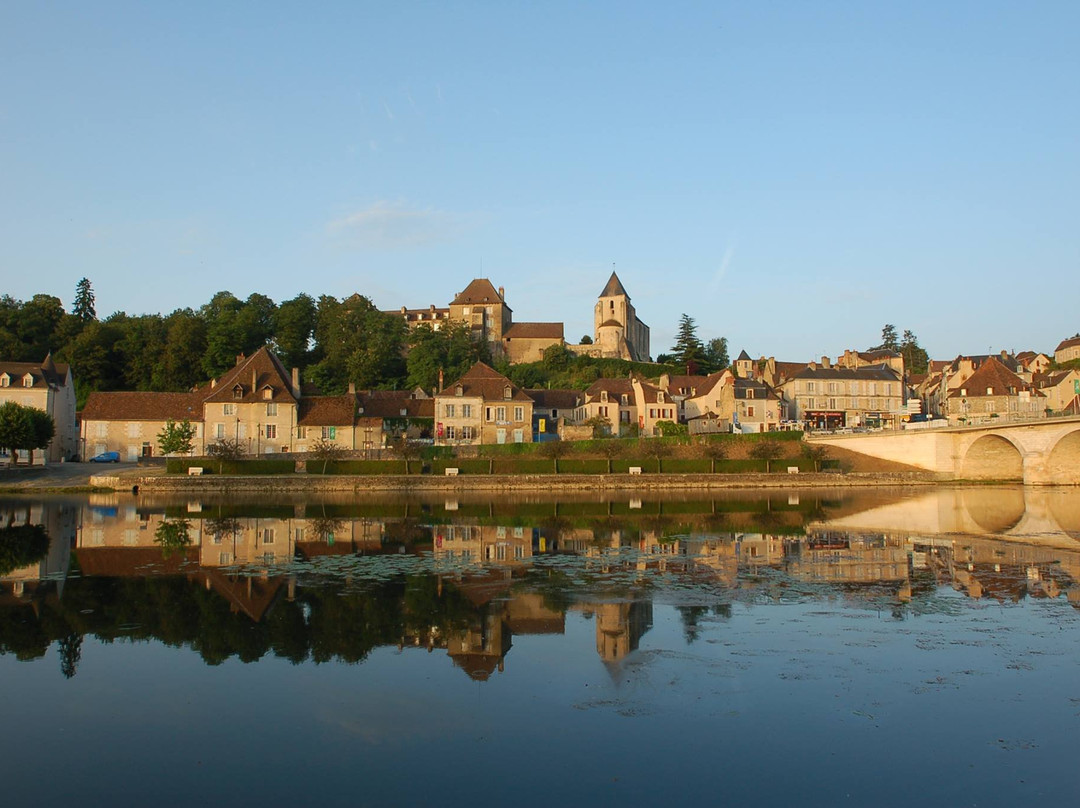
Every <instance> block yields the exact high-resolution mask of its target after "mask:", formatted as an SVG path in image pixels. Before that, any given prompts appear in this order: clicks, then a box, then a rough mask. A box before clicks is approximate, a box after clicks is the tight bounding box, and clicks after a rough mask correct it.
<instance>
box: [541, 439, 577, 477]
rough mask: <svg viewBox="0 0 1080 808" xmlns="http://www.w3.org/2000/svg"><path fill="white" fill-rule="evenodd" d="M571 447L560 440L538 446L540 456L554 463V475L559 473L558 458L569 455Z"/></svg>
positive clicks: (545, 442)
mask: <svg viewBox="0 0 1080 808" xmlns="http://www.w3.org/2000/svg"><path fill="white" fill-rule="evenodd" d="M572 448H573V447H572V446H570V444H569V443H565V442H563V441H561V440H549V441H544V442H543V443H541V444H540V454H542V455H543V456H544V457H546V458H548V459H549V460H554V461H555V473H556V474H558V473H559V458H560V457H565V456H566V455H568V454H570V451H571V449H572Z"/></svg>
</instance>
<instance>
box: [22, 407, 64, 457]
mask: <svg viewBox="0 0 1080 808" xmlns="http://www.w3.org/2000/svg"><path fill="white" fill-rule="evenodd" d="M26 409H27V411H28V412H27V415H29V417H30V435H29V440H28V441H27V442H26V443H25V444H24V445H23V446H20V447H19V448H20V449H26V451H27V453H28V455H29V460H30V465H31V466H32V465H34V450H35V449H46V448H48V446H49V444H50V443H52V439H53V438H54V437H56V422H55V421H54V420H53V418H52V416H51V415H49V413H47V412H45V410H39V409H37V408H36V407H27V408H26Z"/></svg>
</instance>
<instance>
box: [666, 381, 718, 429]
mask: <svg viewBox="0 0 1080 808" xmlns="http://www.w3.org/2000/svg"><path fill="white" fill-rule="evenodd" d="M708 379H709V377H708V376H699V375H682V374H674V373H663V374H661V375H660V379H659V381H658V382H657V386H659V388H660V389H661V390H663V391H664V392H665V393H667V394H668V395H669V396H670V397H671V400H672V401H674V402H675V404H676V405H677V406H678V409H679V412H678V421H679V423H685V422H686V412H685V409H686V407H685V404H686V401H687V400H688V399H690V398H693V397H694V396H696V395H697V394H698V391H699V390H701V389H703V387H704V385H706V384H707V383H708Z"/></svg>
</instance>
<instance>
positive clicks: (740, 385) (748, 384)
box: [735, 378, 779, 401]
mask: <svg viewBox="0 0 1080 808" xmlns="http://www.w3.org/2000/svg"><path fill="white" fill-rule="evenodd" d="M748 390H753V391H754V398H755V399H757V400H759V401H768V400H776V399H777V398H779V396H777V395H776V393H775V392H774V391H773V389H772V388H771V387H769V385H767V384H765V382H760V381H758V380H757V379H742V378H736V379H735V398H746V397H747V396H746V392H747V391H748Z"/></svg>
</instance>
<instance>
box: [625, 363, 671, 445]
mask: <svg viewBox="0 0 1080 808" xmlns="http://www.w3.org/2000/svg"><path fill="white" fill-rule="evenodd" d="M630 384H631V387H632V388H633V391H634V406H635V407H636V408H637V423H638V434H639V435H642V436H644V437H651V436H653V435H656V434H658V433H657V431H656V425H657V424H658V423H659V422H660V421H673V422H675V423H678V420H679V406H678V403H677V402H675V401H673V400H672V398H671V396H669V395H668V394H667V393H666V392H664V391H663V390H661V389H660V388H659V387H657V386H656V385H655V384H652V383H651V382H649V381H646V380H645V379H642V378H640V377H638V376H631V377H630Z"/></svg>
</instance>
